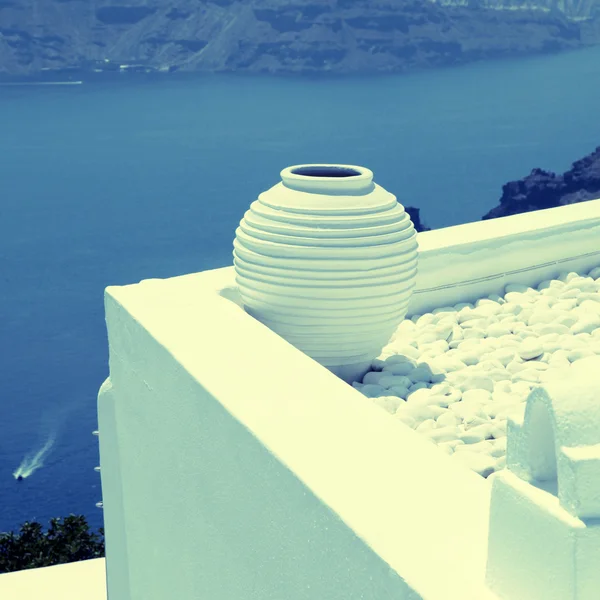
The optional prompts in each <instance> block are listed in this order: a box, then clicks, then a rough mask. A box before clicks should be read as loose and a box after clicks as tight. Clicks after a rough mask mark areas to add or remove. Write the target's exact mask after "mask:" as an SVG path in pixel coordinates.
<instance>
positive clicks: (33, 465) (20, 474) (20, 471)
mask: <svg viewBox="0 0 600 600" xmlns="http://www.w3.org/2000/svg"><path fill="white" fill-rule="evenodd" d="M55 441H56V434H54V433H52V434H50V437H49V438H48V440H47V441H46V443H45V444H44V445H43V446H42V448H41V450H39V451H38V452H37V453H36V454H34V455H31V454H28V455H27V456H25V458H24V459H23V460H22V461H21V464H20V465H19V467H18V468H17V470H16V471H15V472H14V473H13V477H14V478H15V479H16V480H17V481H21V480H22V479H27V477H29V476H30V475H31V474H32V473H33V472H34V471H37V469H39V468H40V467H43V466H44V459H45V458H46V457H47V456H48V454H49V452H50V451H51V450H52V446H54V442H55Z"/></svg>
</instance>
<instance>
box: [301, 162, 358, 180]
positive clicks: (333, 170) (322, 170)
mask: <svg viewBox="0 0 600 600" xmlns="http://www.w3.org/2000/svg"><path fill="white" fill-rule="evenodd" d="M292 173H293V174H294V175H303V176H304V177H357V176H358V175H362V173H361V172H360V171H357V170H356V169H350V168H348V167H333V166H332V167H327V166H319V165H314V166H309V167H298V168H297V169H293V170H292Z"/></svg>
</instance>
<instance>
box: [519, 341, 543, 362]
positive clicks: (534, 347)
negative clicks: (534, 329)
mask: <svg viewBox="0 0 600 600" xmlns="http://www.w3.org/2000/svg"><path fill="white" fill-rule="evenodd" d="M543 353H544V349H543V348H542V346H541V345H540V343H539V342H538V341H537V339H536V338H527V339H525V340H523V343H522V344H521V345H520V346H519V356H520V357H521V358H522V359H523V360H529V359H531V358H535V357H536V356H540V355H541V354H543Z"/></svg>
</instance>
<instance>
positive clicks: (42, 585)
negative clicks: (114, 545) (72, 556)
mask: <svg viewBox="0 0 600 600" xmlns="http://www.w3.org/2000/svg"><path fill="white" fill-rule="evenodd" d="M104 566H105V560H104V558H94V559H92V560H83V561H80V562H75V563H67V564H64V565H56V566H53V567H43V568H40V569H26V570H25V571H17V572H16V573H5V574H3V575H0V598H2V600H107V596H106V579H105V570H104ZM111 600H112V598H111Z"/></svg>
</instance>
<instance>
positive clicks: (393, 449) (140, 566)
mask: <svg viewBox="0 0 600 600" xmlns="http://www.w3.org/2000/svg"><path fill="white" fill-rule="evenodd" d="M230 275H231V273H230V271H228V270H219V271H216V272H208V273H204V274H198V275H191V276H186V277H180V278H176V279H172V280H166V281H147V282H142V283H141V284H139V285H132V286H125V287H121V288H109V289H108V290H107V295H106V309H107V320H108V329H109V344H110V370H111V382H112V386H113V391H112V393H113V394H114V398H115V416H116V422H117V424H118V425H117V434H118V444H119V456H120V457H121V474H120V475H121V478H122V480H121V485H122V502H123V515H124V517H123V520H122V522H123V523H124V527H125V535H126V549H122V550H121V551H120V552H117V553H116V554H115V555H114V556H115V559H117V558H118V557H119V556H120V555H121V553H122V552H126V553H127V558H128V561H129V583H128V585H129V589H128V590H127V591H124V590H123V589H121V590H119V591H118V592H117V591H116V588H115V592H114V593H115V595H117V594H118V595H119V597H121V596H122V597H124V598H131V599H136V600H137V599H140V600H141V599H142V598H143V599H144V600H151V599H153V598H156V599H158V598H163V597H165V596H166V595H167V594H173V593H175V595H176V596H177V597H178V598H182V599H184V598H194V597H198V595H200V596H202V597H210V598H214V599H215V600H217V599H220V598H223V599H225V598H227V599H228V600H229V599H232V598H235V599H236V600H237V599H240V600H241V599H246V598H248V599H250V598H252V599H256V600H258V599H260V600H267V599H271V598H272V599H273V600H275V599H277V600H279V599H280V598H284V597H285V598H287V599H296V598H297V599H300V598H307V599H308V598H315V597H327V598H330V599H332V600H334V599H337V598H339V599H340V600H341V599H342V598H343V599H344V600H348V599H351V598H357V599H358V598H361V599H362V598H385V597H390V598H391V597H393V598H396V599H401V598H420V597H422V598H426V599H427V600H430V599H431V600H434V599H436V598H439V599H440V600H441V599H444V600H450V599H451V598H454V597H456V598H461V600H467V599H468V598H473V600H475V599H478V600H484V599H485V598H488V597H491V595H488V594H487V593H486V591H485V590H484V589H483V575H484V565H485V556H486V553H485V549H486V543H487V518H488V503H489V486H488V485H487V483H486V482H485V480H482V479H481V478H480V477H479V476H477V475H476V474H474V473H472V472H470V471H468V470H466V469H464V468H462V467H461V466H460V465H457V464H453V463H452V461H451V459H450V457H446V456H440V455H439V452H438V451H437V450H436V448H435V447H433V446H432V445H431V444H429V443H428V442H426V441H424V440H422V439H421V438H420V436H419V435H418V434H416V433H415V432H412V431H411V430H409V429H408V428H406V427H405V426H404V425H403V424H402V423H398V422H393V421H390V420H389V419H387V418H386V415H383V414H381V411H380V410H379V409H377V407H374V406H371V405H369V404H368V403H366V402H365V401H364V398H363V397H362V396H361V395H360V394H359V393H358V392H357V391H356V390H353V389H352V388H351V387H349V386H348V385H346V384H345V383H343V382H342V381H340V380H339V379H337V378H336V377H335V376H333V375H332V374H331V373H330V372H328V371H327V370H326V369H325V368H323V367H321V366H320V365H318V364H317V363H315V362H314V361H312V360H311V359H309V358H308V357H306V356H305V355H303V354H301V353H300V352H298V351H297V350H296V349H295V348H293V347H292V346H290V345H289V344H287V342H285V341H284V340H282V339H281V338H279V337H278V336H276V335H275V334H274V333H272V332H271V331H270V330H268V329H267V328H266V327H264V326H263V325H261V324H260V323H258V322H257V321H255V320H253V319H251V318H249V317H248V315H246V314H245V313H244V312H243V311H242V310H241V309H240V308H239V307H238V306H237V305H235V304H234V303H233V302H231V301H229V300H227V299H226V298H223V297H222V296H220V295H219V294H215V291H216V290H218V288H220V287H221V286H225V287H226V286H227V284H228V283H230V281H231V279H230ZM226 294H227V292H226ZM228 332H230V333H228ZM102 404H103V397H102V396H101V397H100V400H99V408H100V410H102ZM100 436H101V437H102V424H100ZM103 461H104V456H103V451H102V446H101V464H102V465H103V469H102V473H101V474H102V485H103V501H104V505H105V507H106V508H107V509H108V511H109V512H106V515H105V517H106V523H105V525H106V536H107V543H108V544H110V536H111V532H112V530H113V528H115V527H119V526H120V522H117V521H116V520H115V521H112V520H111V518H110V516H109V515H110V504H111V503H112V502H115V503H117V502H118V501H119V500H118V497H119V493H118V491H117V490H116V489H114V486H115V481H114V480H112V482H109V479H106V477H107V476H108V475H107V473H106V468H105V466H104V462H103ZM424 473H426V474H427V475H426V476H425V477H424ZM113 514H114V513H113ZM112 557H113V555H111V554H109V555H108V572H109V590H111V589H112V588H111V587H110V586H111V583H112V582H111V579H110V573H111V564H110V562H111V560H112ZM431 573H435V577H431ZM116 585H117V584H116V583H115V586H116ZM120 585H125V584H124V583H121V584H120ZM123 594H125V595H123Z"/></svg>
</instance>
